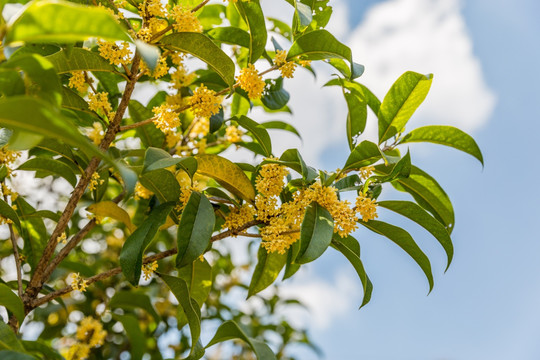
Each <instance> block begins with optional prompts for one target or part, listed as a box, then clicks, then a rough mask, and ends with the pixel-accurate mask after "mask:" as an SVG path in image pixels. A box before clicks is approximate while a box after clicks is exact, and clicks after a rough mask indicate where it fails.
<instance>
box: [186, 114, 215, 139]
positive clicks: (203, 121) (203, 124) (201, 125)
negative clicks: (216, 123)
mask: <svg viewBox="0 0 540 360" xmlns="http://www.w3.org/2000/svg"><path fill="white" fill-rule="evenodd" d="M193 121H194V122H195V123H194V124H193V127H192V128H191V131H190V132H189V136H190V137H192V138H196V137H205V136H206V135H208V132H209V131H210V120H209V119H208V118H205V117H202V118H195V119H193Z"/></svg>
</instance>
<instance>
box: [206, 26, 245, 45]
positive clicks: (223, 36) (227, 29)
mask: <svg viewBox="0 0 540 360" xmlns="http://www.w3.org/2000/svg"><path fill="white" fill-rule="evenodd" d="M208 35H209V36H210V37H211V38H212V39H214V40H217V41H220V42H223V43H226V44H231V45H238V46H242V47H245V48H248V49H249V44H250V36H249V33H248V32H247V31H245V30H242V29H239V28H237V27H234V26H222V27H216V28H213V29H210V30H209V31H208Z"/></svg>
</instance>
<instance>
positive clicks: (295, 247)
mask: <svg viewBox="0 0 540 360" xmlns="http://www.w3.org/2000/svg"><path fill="white" fill-rule="evenodd" d="M299 251H300V242H299V241H296V242H294V243H293V244H292V245H291V247H290V248H289V251H287V262H286V263H285V271H284V272H283V279H282V280H286V279H288V278H290V277H292V276H293V275H294V274H296V272H297V271H298V270H300V264H296V263H294V259H295V258H296V256H297V255H298V252H299Z"/></svg>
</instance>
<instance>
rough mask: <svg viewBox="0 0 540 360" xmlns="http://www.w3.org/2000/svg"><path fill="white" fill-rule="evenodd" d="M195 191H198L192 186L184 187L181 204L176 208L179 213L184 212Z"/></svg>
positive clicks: (181, 193) (181, 191)
mask: <svg viewBox="0 0 540 360" xmlns="http://www.w3.org/2000/svg"><path fill="white" fill-rule="evenodd" d="M193 190H196V189H195V188H194V187H192V186H188V187H183V188H181V189H180V199H179V202H180V204H178V205H176V207H175V208H174V209H175V210H176V211H177V212H181V211H182V210H184V208H185V207H186V204H187V202H188V200H189V197H190V196H191V193H192V192H193Z"/></svg>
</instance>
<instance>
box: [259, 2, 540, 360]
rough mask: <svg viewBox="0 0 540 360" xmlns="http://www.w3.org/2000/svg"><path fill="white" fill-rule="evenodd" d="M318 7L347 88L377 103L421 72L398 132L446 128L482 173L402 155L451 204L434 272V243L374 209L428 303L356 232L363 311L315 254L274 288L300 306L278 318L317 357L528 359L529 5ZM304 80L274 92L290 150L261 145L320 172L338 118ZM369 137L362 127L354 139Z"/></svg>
mask: <svg viewBox="0 0 540 360" xmlns="http://www.w3.org/2000/svg"><path fill="white" fill-rule="evenodd" d="M264 3H265V2H263V6H264ZM272 3H273V4H272V6H275V5H274V4H276V2H272ZM330 3H331V4H332V6H334V18H333V20H332V22H331V23H330V24H329V28H330V30H331V31H332V32H333V33H334V34H335V35H336V36H337V37H338V39H340V40H341V41H342V42H344V43H346V44H347V45H349V46H350V47H351V49H352V50H353V57H354V60H355V61H356V62H358V63H361V64H364V65H365V67H366V71H365V73H364V75H363V76H362V77H361V78H360V79H359V80H360V81H361V82H363V83H364V84H366V85H368V87H370V88H371V89H372V90H373V91H374V92H375V94H376V95H378V96H379V98H381V99H382V98H383V97H384V94H385V92H386V91H387V90H388V88H389V87H390V86H391V84H392V82H393V81H394V80H395V79H397V77H399V75H401V73H403V72H404V71H407V70H413V71H417V72H420V73H426V74H427V73H433V74H434V80H433V85H432V88H431V91H430V94H429V95H428V97H427V98H426V100H425V102H424V104H422V106H421V107H420V109H419V110H418V111H417V112H416V113H415V115H414V116H413V118H412V120H411V121H410V123H409V125H408V129H412V128H415V127H418V126H422V125H426V124H446V125H452V126H457V127H459V128H461V129H463V130H465V131H467V132H469V133H470V134H471V135H473V136H474V137H475V139H476V140H477V142H478V144H479V146H480V148H481V149H482V152H483V154H484V159H485V167H484V168H482V166H481V165H480V163H478V162H477V161H476V160H475V159H474V158H472V157H471V156H469V155H467V154H464V153H460V152H459V151H457V150H453V149H448V148H445V147H441V146H437V145H431V144H426V145H424V144H422V145H417V144H413V145H410V150H411V156H412V161H413V163H414V164H415V165H417V166H418V167H420V168H421V169H423V170H425V171H427V172H428V173H430V174H431V175H432V176H434V177H435V178H436V179H437V180H438V181H439V183H440V184H441V185H442V186H443V188H444V189H445V190H446V192H447V193H448V195H449V196H450V199H451V200H452V202H453V205H454V209H455V213H456V226H455V229H454V231H453V233H452V239H453V242H454V247H455V256H454V260H453V263H452V265H451V266H450V268H449V270H448V271H447V272H446V273H444V269H445V265H446V264H445V260H446V258H445V254H444V252H443V250H442V249H441V248H440V247H439V246H438V244H437V242H436V241H435V239H433V238H432V237H430V235H429V234H428V233H427V232H425V231H423V230H422V229H420V228H419V227H418V226H416V225H415V224H413V223H411V222H408V221H406V220H402V219H400V218H399V217H397V216H392V215H391V214H389V213H386V212H383V211H382V210H381V211H380V213H379V219H380V220H383V221H387V222H390V223H392V224H397V225H400V226H403V227H404V228H406V229H407V230H408V231H409V232H410V233H411V235H413V237H414V238H415V240H417V242H418V244H419V245H420V247H421V248H422V249H423V250H424V251H425V252H426V253H427V254H428V256H429V258H430V260H431V262H432V268H433V273H434V277H435V287H434V289H433V291H432V292H431V293H430V294H429V295H427V292H428V284H427V281H426V279H425V277H424V276H423V274H422V272H421V270H420V269H419V268H418V267H417V265H416V264H415V263H414V262H413V261H412V259H410V258H409V257H408V255H407V254H405V253H404V252H403V251H402V250H401V249H400V248H398V247H397V246H396V245H394V244H393V243H391V242H390V241H389V240H386V239H385V238H382V237H380V236H378V235H376V234H374V233H371V232H368V231H358V232H357V233H356V234H355V236H356V237H357V238H358V240H359V241H360V244H361V248H362V256H361V257H362V260H363V262H364V265H365V267H366V270H367V272H368V274H369V276H370V278H371V280H372V281H373V284H374V291H373V296H372V300H371V302H370V303H369V304H368V305H367V306H365V307H364V308H362V309H361V310H358V306H359V304H360V302H361V299H362V290H361V284H360V281H359V280H358V278H357V276H356V274H355V272H354V270H353V269H352V267H351V266H350V264H349V263H348V262H347V261H346V259H345V258H343V257H342V256H341V254H338V253H336V252H335V251H332V250H329V251H327V252H326V253H325V254H324V255H323V256H322V257H321V258H320V259H318V260H317V261H315V262H313V263H311V264H308V265H307V266H304V267H303V268H302V269H301V271H300V272H299V273H298V276H295V277H294V278H293V279H291V280H287V281H286V282H284V283H283V288H282V293H283V294H285V295H287V296H294V297H298V298H301V299H302V300H303V301H304V302H305V303H306V304H308V306H309V307H310V309H311V312H310V313H308V312H304V313H299V312H294V313H291V314H288V316H290V319H291V321H298V323H299V324H305V325H306V326H309V327H310V329H311V334H312V335H313V337H314V340H315V342H316V343H317V344H318V345H320V347H321V348H322V350H323V352H324V358H325V359H369V360H371V359H373V360H386V359H388V360H390V359H392V360H394V359H402V360H407V359H411V360H412V359H415V360H423V359H426V360H428V359H429V360H431V359H432V360H468V359H490V360H498V359H501V360H502V359H505V360H506V359H519V360H528V359H531V360H532V359H539V358H540V341H539V339H540V307H539V306H538V304H540V261H539V260H540V236H539V235H538V232H537V231H536V229H535V225H536V223H537V222H538V220H539V219H540V210H539V207H538V202H539V200H540V190H539V188H538V186H535V185H536V184H535V181H537V179H538V177H539V175H540V167H539V165H538V164H537V161H536V159H535V155H534V154H535V153H536V149H535V148H534V145H535V143H536V141H537V134H538V133H539V131H540V122H539V121H538V119H539V115H540V101H538V97H539V95H540V92H539V91H538V85H537V84H538V82H539V81H540V73H539V71H538V64H539V63H540V45H539V42H538V36H539V35H540V22H539V21H538V14H540V3H539V2H537V1H534V0H517V1H508V0H492V1H487V0H467V1H465V0H462V1H459V0H386V1H376V0H369V1H354V0H333V1H331V2H330ZM278 7H279V6H278ZM268 11H270V12H272V11H275V12H279V11H281V9H279V10H278V9H274V10H272V9H268ZM317 70H318V71H320V73H322V74H323V75H322V76H320V78H321V79H319V80H318V81H317V80H313V78H312V77H311V75H309V73H307V72H305V71H304V72H301V70H298V73H297V74H296V76H295V79H294V80H288V82H286V84H285V86H286V88H287V89H289V90H290V92H291V94H292V100H291V104H290V106H291V108H292V109H293V110H294V116H293V117H291V118H290V121H291V123H292V124H293V125H295V126H297V128H298V129H299V131H300V132H301V134H302V135H303V137H304V138H303V139H304V140H303V142H302V143H300V142H298V141H296V140H295V139H294V138H292V137H291V138H288V137H287V136H283V135H281V134H280V135H279V136H277V133H276V135H275V136H273V140H274V141H275V142H276V145H275V147H276V148H278V149H280V146H281V149H286V148H289V147H293V146H294V147H299V148H300V149H301V150H302V154H303V155H304V157H305V158H306V161H307V162H308V163H309V164H310V165H314V166H320V167H322V168H325V169H328V170H332V169H335V168H336V167H339V166H341V165H342V164H343V163H344V161H345V159H346V157H347V155H348V153H347V144H346V139H345V118H346V110H345V109H344V105H345V104H344V101H343V99H342V95H341V94H340V91H339V89H338V88H325V89H321V88H320V85H321V82H322V81H323V80H322V78H324V76H328V75H329V74H331V71H330V70H327V69H317ZM282 118H283V117H282ZM370 120H371V122H374V118H373V117H372V118H371V119H370ZM368 121H369V120H368ZM374 134H375V129H374V127H369V126H368V128H367V130H366V134H365V137H364V138H367V139H369V138H373V135H374ZM295 141H296V142H295ZM276 152H277V153H279V150H277V151H276ZM384 196H385V197H386V198H395V197H396V196H400V198H403V196H402V195H397V194H396V193H393V192H390V193H388V194H385V195H384ZM301 354H302V356H301V358H302V359H311V358H313V359H316V358H317V356H316V355H315V354H313V353H304V352H301Z"/></svg>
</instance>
